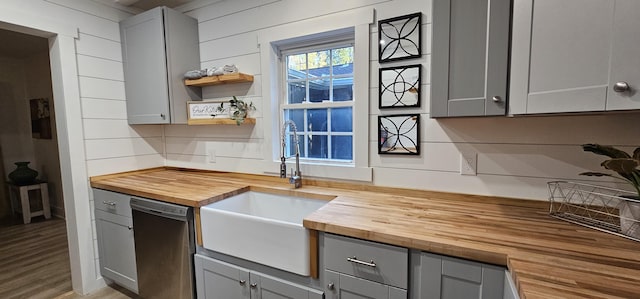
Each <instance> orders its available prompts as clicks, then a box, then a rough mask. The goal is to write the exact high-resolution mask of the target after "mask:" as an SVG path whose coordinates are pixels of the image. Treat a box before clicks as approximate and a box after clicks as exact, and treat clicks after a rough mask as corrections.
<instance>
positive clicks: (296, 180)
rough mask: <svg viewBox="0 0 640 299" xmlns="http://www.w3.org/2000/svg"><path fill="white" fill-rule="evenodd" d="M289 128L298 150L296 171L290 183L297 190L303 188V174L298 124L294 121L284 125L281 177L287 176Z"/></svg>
mask: <svg viewBox="0 0 640 299" xmlns="http://www.w3.org/2000/svg"><path fill="white" fill-rule="evenodd" d="M287 126H288V127H289V128H290V129H291V130H292V131H293V142H295V150H296V171H295V173H292V174H291V178H290V179H289V182H290V183H291V184H294V186H295V188H300V187H301V186H302V172H301V171H300V143H299V142H298V129H297V127H296V123H295V122H294V121H292V120H290V119H289V120H286V121H285V122H284V124H283V125H282V136H281V137H282V139H281V140H282V151H281V152H280V177H281V178H284V177H286V176H287V165H286V163H285V162H286V160H287V157H286V152H287V141H286V140H287Z"/></svg>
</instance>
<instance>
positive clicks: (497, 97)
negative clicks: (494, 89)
mask: <svg viewBox="0 0 640 299" xmlns="http://www.w3.org/2000/svg"><path fill="white" fill-rule="evenodd" d="M491 100H493V101H494V102H502V98H501V97H500V96H493V98H491Z"/></svg>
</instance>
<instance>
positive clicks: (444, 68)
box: [430, 0, 511, 117]
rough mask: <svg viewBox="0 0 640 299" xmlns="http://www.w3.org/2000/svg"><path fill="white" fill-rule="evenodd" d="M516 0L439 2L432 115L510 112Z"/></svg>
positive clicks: (435, 14)
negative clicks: (511, 39) (513, 4)
mask: <svg viewBox="0 0 640 299" xmlns="http://www.w3.org/2000/svg"><path fill="white" fill-rule="evenodd" d="M510 8H511V0H433V9H432V11H433V13H432V15H433V22H432V33H433V42H432V53H431V111H430V114H431V117H452V116H485V115H505V114H506V107H507V80H508V70H509V28H510V23H509V22H510V16H511V12H510Z"/></svg>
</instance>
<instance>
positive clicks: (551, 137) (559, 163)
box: [165, 0, 640, 200]
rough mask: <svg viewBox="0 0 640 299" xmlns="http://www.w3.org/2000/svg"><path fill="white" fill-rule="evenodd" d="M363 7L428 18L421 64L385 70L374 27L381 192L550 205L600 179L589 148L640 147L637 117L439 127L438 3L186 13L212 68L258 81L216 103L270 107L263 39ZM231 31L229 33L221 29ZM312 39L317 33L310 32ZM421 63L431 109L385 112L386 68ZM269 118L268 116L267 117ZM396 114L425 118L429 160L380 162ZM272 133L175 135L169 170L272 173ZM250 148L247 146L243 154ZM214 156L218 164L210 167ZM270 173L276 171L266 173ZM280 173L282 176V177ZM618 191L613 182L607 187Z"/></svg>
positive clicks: (243, 6) (373, 151) (237, 5)
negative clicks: (281, 28)
mask: <svg viewBox="0 0 640 299" xmlns="http://www.w3.org/2000/svg"><path fill="white" fill-rule="evenodd" d="M361 7H372V8H375V11H376V19H377V20H380V19H385V18H390V17H395V16H399V15H404V14H409V13H414V12H418V11H421V12H423V25H422V36H423V56H422V57H421V58H419V59H414V60H410V61H401V62H396V63H387V64H384V65H382V66H381V65H380V63H378V60H377V55H378V44H377V35H378V33H377V24H373V25H372V26H371V28H370V29H371V43H370V45H369V47H370V53H371V64H370V72H371V74H370V78H369V79H370V83H369V85H370V86H369V88H370V92H369V94H370V98H369V101H370V104H369V107H370V109H369V110H370V111H369V116H370V117H369V152H368V153H356V154H360V155H362V154H365V155H368V157H369V165H370V167H372V168H373V171H374V176H373V177H374V181H373V184H375V185H381V186H396V187H407V188H418V189H432V190H442V191H452V192H461V193H469V194H482V195H498V196H506V197H517V198H530V199H538V200H546V198H547V187H546V182H547V181H550V180H556V179H570V180H585V179H586V178H585V177H580V176H578V175H577V174H578V173H580V172H583V171H586V170H600V169H599V166H598V165H599V162H600V160H601V158H599V157H597V156H595V155H593V154H590V153H583V152H582V150H581V148H580V146H579V145H580V144H582V143H605V144H614V145H619V146H627V147H626V148H627V149H630V148H631V147H633V146H636V145H640V134H637V132H634V131H635V130H633V129H632V128H636V127H638V126H640V117H638V116H637V115H636V114H610V115H579V116H546V117H522V118H508V117H492V118H465V119H444V120H432V119H430V118H429V89H430V85H429V83H430V70H429V64H430V52H431V32H430V31H431V2H430V1H419V0H388V1H383V0H379V1H375V0H369V1H347V2H345V1H324V2H322V4H319V3H318V2H317V1H293V0H280V1H273V0H272V1H269V0H263V1H248V0H241V1H222V2H218V3H214V4H212V5H209V6H206V7H202V8H199V9H195V10H192V11H185V13H187V14H189V15H191V16H193V17H195V18H197V19H198V20H199V22H200V25H199V31H200V42H201V43H200V50H201V65H202V67H203V68H206V67H211V66H220V65H224V64H231V63H234V64H236V65H237V66H238V67H239V68H240V70H241V71H243V72H247V73H251V74H254V75H256V82H254V83H253V84H252V86H250V87H248V88H247V87H246V86H242V87H233V86H227V87H223V88H220V87H207V88H205V89H204V93H203V95H204V97H205V98H208V99H220V98H228V97H230V96H232V95H234V94H235V95H239V96H245V97H248V98H250V100H251V101H253V102H254V103H259V104H261V105H264V102H265V101H271V100H274V99H262V98H261V89H262V88H265V87H264V86H262V84H261V77H262V76H263V75H264V74H263V72H264V70H261V69H260V65H261V61H260V55H259V53H260V49H259V46H258V42H257V40H259V36H260V33H261V30H263V29H268V28H272V27H274V26H278V25H282V24H289V25H294V26H295V24H296V23H299V22H300V21H302V20H304V19H309V18H320V17H323V16H326V15H333V14H339V13H340V12H343V11H348V10H352V9H356V8H361ZM221 28H224V30H220V29H221ZM310 30H311V29H310ZM414 63H421V64H422V65H423V73H422V86H421V88H422V106H421V108H412V109H397V110H383V111H380V110H379V109H378V102H377V101H378V92H379V91H378V68H379V67H388V66H397V65H404V64H414ZM261 112H262V113H268V112H265V111H261ZM396 113H420V114H421V152H422V154H421V155H420V156H393V155H378V154H377V141H376V140H377V131H376V126H377V118H378V116H379V115H387V114H396ZM264 129H268V126H265V125H264V124H262V123H261V122H260V120H259V121H258V123H257V124H256V125H255V127H247V128H245V129H239V128H231V127H226V126H225V127H220V126H217V127H216V126H208V127H205V128H203V127H187V126H166V127H165V135H166V150H167V161H166V163H167V165H173V166H186V167H195V168H200V169H213V170H222V171H240V172H246V173H260V174H261V173H264V172H265V169H261V168H260V167H259V163H255V162H257V161H260V159H261V158H260V153H259V152H258V151H260V150H267V149H268V148H269V147H270V143H271V142H272V141H271V140H264V139H262V138H263V137H262V136H264V135H265V134H263V133H262V130H264ZM243 144H244V146H242V145H243ZM211 150H213V152H214V156H215V158H214V159H213V160H214V162H212V161H211V159H210V158H209V154H210V151H211ZM468 151H471V152H476V153H477V154H478V165H477V172H478V175H477V176H463V175H460V173H459V171H460V153H461V152H468ZM266 171H268V170H266ZM272 171H273V172H275V171H276V170H272ZM605 182H606V183H608V181H605Z"/></svg>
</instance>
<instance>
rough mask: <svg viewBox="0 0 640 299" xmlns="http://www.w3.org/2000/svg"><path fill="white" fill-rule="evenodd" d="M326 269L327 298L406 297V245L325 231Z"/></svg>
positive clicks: (398, 298)
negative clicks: (384, 242) (361, 238)
mask: <svg viewBox="0 0 640 299" xmlns="http://www.w3.org/2000/svg"><path fill="white" fill-rule="evenodd" d="M324 268H325V271H324V274H325V277H324V285H325V286H324V289H325V296H326V298H327V299H329V298H331V299H338V298H341V299H349V298H384V299H391V298H393V299H400V298H403V299H405V298H407V288H408V279H409V278H408V275H409V251H408V249H407V248H402V247H398V246H392V245H387V244H380V243H376V242H371V241H365V240H360V239H354V238H349V237H344V236H339V235H333V234H328V233H325V234H324Z"/></svg>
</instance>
